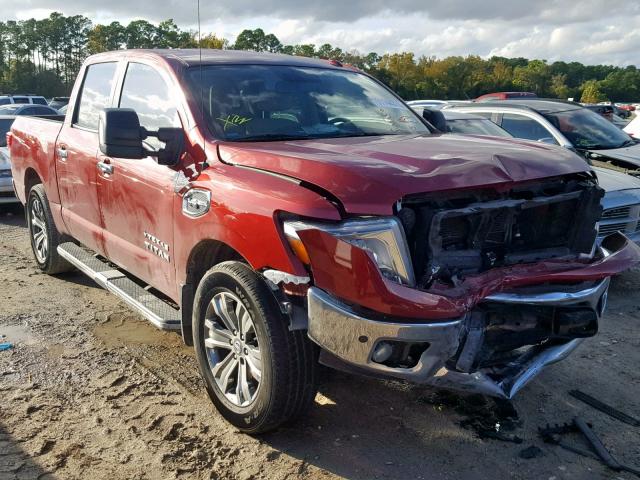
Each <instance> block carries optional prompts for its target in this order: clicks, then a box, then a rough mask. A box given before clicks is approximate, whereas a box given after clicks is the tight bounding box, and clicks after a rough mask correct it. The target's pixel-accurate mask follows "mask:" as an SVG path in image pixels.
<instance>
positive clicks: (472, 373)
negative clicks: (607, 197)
mask: <svg viewBox="0 0 640 480" xmlns="http://www.w3.org/2000/svg"><path fill="white" fill-rule="evenodd" d="M601 195H602V193H601V190H600V189H599V188H598V187H597V185H596V184H595V182H594V181H593V180H592V179H591V178H590V177H589V176H588V175H574V176H568V177H565V178H558V179H552V180H551V181H548V182H545V183H544V184H532V185H525V186H522V187H517V188H511V189H509V190H505V191H503V192H496V191H491V192H467V193H465V195H464V196H461V195H459V194H458V195H445V194H441V195H439V196H437V197H436V196H434V195H425V196H416V197H413V198H407V199H403V200H402V202H401V208H399V209H398V211H397V215H396V216H395V217H392V218H387V219H381V218H376V219H365V220H363V221H362V222H361V223H360V224H358V221H357V220H351V221H347V222H343V223H342V224H341V225H331V226H326V225H319V224H311V223H304V222H300V221H297V222H285V233H286V230H287V228H288V229H289V233H287V236H289V237H290V236H291V235H292V233H291V231H294V233H295V235H294V236H295V239H296V241H298V242H300V245H299V246H298V247H300V246H303V247H304V253H305V256H306V260H307V263H308V265H309V266H310V269H311V273H312V277H313V282H312V283H313V286H311V287H310V288H309V289H308V292H307V303H308V334H309V337H310V338H311V339H312V340H313V341H314V342H315V343H317V344H318V345H319V346H320V347H322V354H321V361H323V362H324V363H326V364H329V365H331V366H334V367H337V368H342V369H347V370H351V371H355V372H359V373H363V374H373V375H376V376H383V377H389V378H399V379H404V380H408V381H412V382H417V383H423V384H431V385H435V386H440V387H446V388H455V389H462V390H466V391H473V392H479V393H483V394H488V395H493V396H499V397H504V398H511V397H512V396H513V395H514V394H515V393H516V392H517V391H518V390H519V389H520V388H521V387H522V386H523V385H525V384H526V383H527V381H529V380H530V379H531V378H533V377H534V376H535V375H536V374H537V373H538V372H539V371H540V369H541V368H542V367H544V366H545V365H548V364H550V363H553V362H556V361H558V360H561V359H562V358H564V357H566V356H567V355H568V354H569V353H570V352H571V351H572V350H573V349H575V348H576V347H577V345H578V344H579V343H580V342H581V341H582V340H583V339H584V338H587V337H590V336H593V335H595V334H596V332H597V331H598V324H599V322H600V319H601V317H602V314H603V311H604V308H605V305H606V297H607V289H608V285H609V277H610V276H611V275H613V274H616V273H619V272H621V271H623V270H625V269H627V268H629V267H630V266H632V265H633V264H635V263H637V262H638V261H639V260H640V248H639V247H638V246H637V245H635V244H634V243H632V242H630V241H628V240H627V239H626V237H624V236H623V235H621V234H614V235H611V236H609V237H607V238H606V239H605V240H604V242H603V244H602V248H601V249H598V250H597V251H596V250H595V247H594V245H595V238H596V234H597V231H596V228H595V225H596V223H597V220H598V218H599V216H600V206H599V201H600V197H601ZM384 222H387V223H386V225H387V227H388V228H387V229H386V230H383V229H382V226H383V225H385V223H384ZM393 225H395V226H396V227H398V228H395V227H393V228H392V226H393ZM290 242H291V240H290ZM292 245H293V244H292Z"/></svg>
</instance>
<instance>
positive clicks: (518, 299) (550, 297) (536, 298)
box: [483, 278, 610, 307]
mask: <svg viewBox="0 0 640 480" xmlns="http://www.w3.org/2000/svg"><path fill="white" fill-rule="evenodd" d="M609 281H610V280H609V279H608V278H605V279H604V280H602V281H601V282H599V283H597V284H596V285H594V286H592V287H589V288H585V289H584V290H580V291H578V292H558V291H550V292H546V293H537V294H525V293H517V292H501V293H494V294H492V295H489V296H487V297H485V298H484V300H483V301H489V302H500V303H510V304H514V305H566V304H569V303H583V302H584V303H588V304H589V305H591V306H593V307H595V306H596V305H597V304H598V302H599V301H600V297H602V294H603V293H604V292H605V291H606V290H607V288H608V287H609ZM551 288H553V286H552V287H551Z"/></svg>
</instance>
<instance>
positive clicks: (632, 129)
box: [623, 115, 640, 140]
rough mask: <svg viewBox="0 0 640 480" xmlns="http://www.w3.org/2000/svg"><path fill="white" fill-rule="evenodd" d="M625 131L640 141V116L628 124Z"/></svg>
mask: <svg viewBox="0 0 640 480" xmlns="http://www.w3.org/2000/svg"><path fill="white" fill-rule="evenodd" d="M623 130H624V131H625V132H626V133H628V134H629V135H631V136H632V137H633V138H635V139H636V140H640V115H638V116H636V118H634V119H633V120H631V121H630V122H629V123H627V124H626V125H625V127H624V128H623Z"/></svg>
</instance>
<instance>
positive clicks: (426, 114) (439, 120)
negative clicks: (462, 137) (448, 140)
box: [422, 108, 447, 133]
mask: <svg viewBox="0 0 640 480" xmlns="http://www.w3.org/2000/svg"><path fill="white" fill-rule="evenodd" d="M422 118H424V119H425V120H426V121H427V122H429V123H430V124H431V125H433V126H434V127H436V128H437V129H438V130H440V131H441V132H443V133H445V132H446V131H447V120H446V119H445V118H444V115H443V114H442V112H441V111H440V110H432V109H430V108H425V109H423V110H422Z"/></svg>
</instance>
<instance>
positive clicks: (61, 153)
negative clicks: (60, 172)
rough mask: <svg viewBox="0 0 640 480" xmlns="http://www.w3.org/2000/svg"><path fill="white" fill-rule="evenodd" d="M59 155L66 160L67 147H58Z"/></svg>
mask: <svg viewBox="0 0 640 480" xmlns="http://www.w3.org/2000/svg"><path fill="white" fill-rule="evenodd" d="M57 151H58V157H59V158H60V160H66V159H67V155H68V152H67V149H66V148H65V147H58V150H57Z"/></svg>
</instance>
